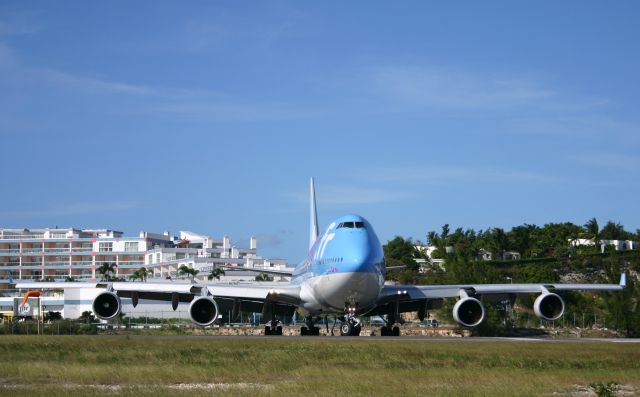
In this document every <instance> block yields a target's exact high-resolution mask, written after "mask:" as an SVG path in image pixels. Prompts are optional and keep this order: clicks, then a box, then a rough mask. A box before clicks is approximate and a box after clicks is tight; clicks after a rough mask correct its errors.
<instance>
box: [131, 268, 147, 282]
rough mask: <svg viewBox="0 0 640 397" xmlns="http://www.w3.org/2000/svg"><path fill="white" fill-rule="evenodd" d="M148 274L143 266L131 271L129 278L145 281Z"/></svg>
mask: <svg viewBox="0 0 640 397" xmlns="http://www.w3.org/2000/svg"><path fill="white" fill-rule="evenodd" d="M143 269H144V270H143ZM146 276H147V272H146V269H145V268H143V267H142V268H140V269H138V270H136V271H135V272H133V273H131V275H130V276H129V279H130V280H131V281H136V280H140V281H145V279H146Z"/></svg>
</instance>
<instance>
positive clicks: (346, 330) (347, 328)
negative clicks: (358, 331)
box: [340, 321, 353, 336]
mask: <svg viewBox="0 0 640 397" xmlns="http://www.w3.org/2000/svg"><path fill="white" fill-rule="evenodd" d="M340 335H341V336H350V335H353V324H351V323H350V322H349V321H345V322H343V323H342V324H341V325H340Z"/></svg>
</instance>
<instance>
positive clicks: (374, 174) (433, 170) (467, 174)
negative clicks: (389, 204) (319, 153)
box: [360, 166, 559, 183]
mask: <svg viewBox="0 0 640 397" xmlns="http://www.w3.org/2000/svg"><path fill="white" fill-rule="evenodd" d="M360 177H362V178H373V179H375V180H377V181H386V182H417V181H421V182H436V181H455V180H460V181H485V182H500V181H503V182H505V181H509V182H535V183H552V182H559V179H558V178H556V177H552V176H548V175H544V174H540V173H537V172H531V171H523V170H515V169H509V170H504V169H499V168H492V167H480V166H479V167H473V168H472V167H449V166H416V167H410V166H407V167H384V168H382V169H377V170H368V171H367V173H366V174H363V175H361V176H360Z"/></svg>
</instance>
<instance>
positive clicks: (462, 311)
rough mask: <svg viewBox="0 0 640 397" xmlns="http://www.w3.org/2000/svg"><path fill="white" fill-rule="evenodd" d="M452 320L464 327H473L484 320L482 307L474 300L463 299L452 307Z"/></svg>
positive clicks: (469, 298)
mask: <svg viewBox="0 0 640 397" xmlns="http://www.w3.org/2000/svg"><path fill="white" fill-rule="evenodd" d="M453 319H454V320H456V322H457V323H458V324H460V325H463V326H465V327H475V326H477V325H478V324H480V323H481V322H482V320H484V306H483V305H482V303H481V302H480V301H479V300H477V299H476V298H471V297H467V298H463V299H460V300H459V301H457V302H456V304H455V306H453Z"/></svg>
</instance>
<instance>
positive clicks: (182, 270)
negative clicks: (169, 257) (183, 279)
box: [178, 265, 199, 281]
mask: <svg viewBox="0 0 640 397" xmlns="http://www.w3.org/2000/svg"><path fill="white" fill-rule="evenodd" d="M198 273H199V272H198V271H197V270H196V269H194V268H191V267H187V266H186V265H180V267H179V268H178V274H182V275H184V274H186V275H188V276H189V277H190V278H191V281H193V279H194V278H195V277H196V275H197V274H198Z"/></svg>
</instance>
